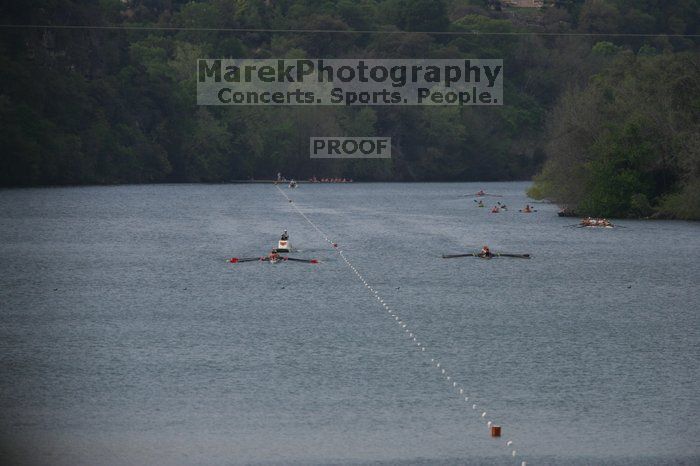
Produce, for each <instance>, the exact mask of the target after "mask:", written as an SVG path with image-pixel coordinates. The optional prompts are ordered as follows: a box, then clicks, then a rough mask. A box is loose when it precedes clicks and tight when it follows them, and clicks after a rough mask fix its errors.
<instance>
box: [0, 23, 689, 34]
mask: <svg viewBox="0 0 700 466" xmlns="http://www.w3.org/2000/svg"><path fill="white" fill-rule="evenodd" d="M0 29H6V30H10V29H91V30H112V31H119V30H122V31H187V32H232V33H253V32H269V33H280V34H377V35H382V34H386V35H401V34H431V35H440V36H555V37H558V36H561V37H659V36H664V37H700V34H666V33H656V34H646V33H645V34H637V33H627V32H614V33H600V32H535V31H504V32H499V31H474V30H472V31H399V30H395V29H392V30H359V31H358V30H350V29H268V28H214V27H179V26H89V25H70V24H0Z"/></svg>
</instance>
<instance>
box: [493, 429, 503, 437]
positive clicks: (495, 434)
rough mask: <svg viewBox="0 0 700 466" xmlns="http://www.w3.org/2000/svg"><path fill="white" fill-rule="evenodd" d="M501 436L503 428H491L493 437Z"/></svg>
mask: <svg viewBox="0 0 700 466" xmlns="http://www.w3.org/2000/svg"><path fill="white" fill-rule="evenodd" d="M500 436H501V426H491V437H500Z"/></svg>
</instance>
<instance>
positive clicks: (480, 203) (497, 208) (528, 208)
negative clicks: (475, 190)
mask: <svg viewBox="0 0 700 466" xmlns="http://www.w3.org/2000/svg"><path fill="white" fill-rule="evenodd" d="M474 202H476V203H477V204H476V206H477V207H486V206H485V205H484V201H482V200H481V199H479V200H478V201H477V200H476V199H474ZM502 210H504V211H508V206H507V205H505V204H503V203H502V202H500V201H499V202H497V203H496V205H494V206H493V207H491V213H492V214H498V213H500V212H501V211H502ZM518 212H522V213H524V214H531V213H532V212H537V211H536V210H535V209H533V208H532V207H531V206H530V204H525V208H524V209H520V210H518Z"/></svg>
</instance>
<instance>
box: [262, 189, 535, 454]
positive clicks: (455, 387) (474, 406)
mask: <svg viewBox="0 0 700 466" xmlns="http://www.w3.org/2000/svg"><path fill="white" fill-rule="evenodd" d="M275 188H277V190H278V191H279V192H280V194H282V196H284V197H285V198H286V199H287V201H288V203H289V204H290V205H291V206H292V208H293V209H294V210H295V211H296V212H297V213H298V214H299V215H301V216H302V217H303V218H304V220H306V221H307V222H308V223H309V225H311V226H312V227H313V228H314V229H315V230H316V231H317V232H318V233H319V234H320V235H321V236H322V237H323V239H324V240H325V241H326V242H327V243H328V244H329V245H330V246H331V247H332V248H333V250H334V251H335V252H336V254H338V256H340V258H341V259H342V260H343V261H344V262H345V265H347V266H348V268H349V269H350V270H351V271H352V272H353V273H354V274H355V276H356V277H357V278H358V279H359V281H360V282H361V283H362V284H363V285H364V286H365V289H366V290H367V291H369V292H370V295H372V296H374V297H375V299H376V300H377V302H378V303H379V304H380V305H381V306H382V307H383V308H384V309H385V310H386V311H387V314H388V315H389V316H391V317H393V318H394V322H395V323H397V324H398V325H399V327H400V329H402V330H403V331H404V333H405V334H406V336H407V337H408V338H411V339H412V343H413V344H414V345H415V346H416V348H417V349H418V351H420V352H422V353H426V352H428V351H427V349H426V346H425V345H424V344H423V343H422V342H421V341H419V340H418V338H417V335H416V333H415V332H414V331H413V330H412V329H410V328H409V327H408V324H406V322H404V321H403V319H402V318H401V317H400V316H399V314H398V312H397V311H396V310H395V309H392V308H391V307H390V306H389V305H388V304H387V302H386V301H385V300H384V298H383V297H382V296H380V295H379V291H378V290H375V289H374V287H373V286H372V285H370V284H369V282H368V281H367V280H366V279H365V277H364V276H363V275H362V274H361V273H360V271H359V270H358V269H357V267H355V265H354V264H353V263H352V262H351V261H350V260H349V259H348V258H347V257H346V256H345V253H344V252H343V250H342V249H339V248H338V243H336V242H335V241H333V240H332V239H331V238H329V237H328V235H327V234H326V233H325V232H324V231H323V230H321V229H320V228H319V227H318V225H316V224H315V223H314V222H313V221H312V220H311V219H310V218H309V217H308V216H307V215H306V214H305V213H304V212H302V211H301V209H299V207H297V205H296V204H295V203H294V201H293V200H292V199H290V198H289V196H287V194H286V193H285V192H284V191H282V189H281V188H280V187H279V186H278V185H275ZM426 357H427V355H426ZM430 364H431V365H432V366H433V367H435V368H436V369H437V370H438V371H439V374H440V376H441V377H442V378H443V379H444V380H445V381H446V382H448V383H449V386H450V388H452V389H453V390H455V393H458V394H459V395H460V399H461V397H462V396H464V402H465V403H469V402H470V401H471V403H472V406H471V408H472V411H477V408H478V407H479V406H478V404H477V403H474V397H473V396H472V397H471V399H470V397H469V395H465V392H466V389H465V388H464V387H462V386H461V384H459V383H458V382H456V381H453V380H452V376H451V375H450V373H449V371H447V369H445V368H444V367H443V365H442V363H440V361H439V360H437V359H436V358H435V357H432V358H430ZM481 411H482V413H481V415H480V416H479V418H477V419H479V420H481V421H482V422H483V423H484V424H485V425H486V428H487V429H489V430H490V429H492V426H495V422H494V420H493V419H489V418H487V412H486V411H485V410H483V407H482V409H481ZM499 432H500V427H499ZM499 435H500V433H499ZM503 446H504V447H505V448H506V449H507V450H508V451H509V452H510V454H511V456H512V457H515V456H516V454H517V453H516V450H515V443H514V442H513V440H507V441H506V442H505V444H503ZM526 465H527V462H525V461H522V462H521V466H526Z"/></svg>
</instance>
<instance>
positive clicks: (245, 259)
mask: <svg viewBox="0 0 700 466" xmlns="http://www.w3.org/2000/svg"><path fill="white" fill-rule="evenodd" d="M259 260H262V259H261V258H260V257H232V258H230V259H228V262H230V263H232V264H238V263H240V262H255V261H259Z"/></svg>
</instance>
